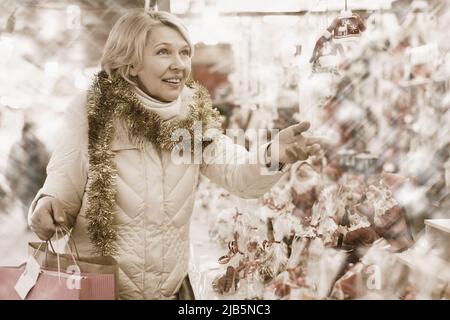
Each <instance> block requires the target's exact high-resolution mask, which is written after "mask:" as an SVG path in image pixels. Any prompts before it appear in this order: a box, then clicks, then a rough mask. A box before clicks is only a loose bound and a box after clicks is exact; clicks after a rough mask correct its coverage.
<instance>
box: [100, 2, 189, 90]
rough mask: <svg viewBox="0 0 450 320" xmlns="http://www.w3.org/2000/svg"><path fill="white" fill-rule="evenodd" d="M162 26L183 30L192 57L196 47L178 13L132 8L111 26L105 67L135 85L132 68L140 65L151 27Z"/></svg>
mask: <svg viewBox="0 0 450 320" xmlns="http://www.w3.org/2000/svg"><path fill="white" fill-rule="evenodd" d="M161 25H165V26H168V27H171V28H173V29H175V30H177V31H178V32H180V34H181V35H182V36H183V38H184V39H185V40H186V42H187V43H188V45H189V47H190V49H191V50H190V51H191V56H192V55H193V53H194V47H193V45H192V42H191V40H190V38H189V34H188V31H187V29H186V27H185V26H184V25H183V23H182V22H181V21H180V20H179V19H178V18H177V17H176V16H174V15H172V14H170V13H168V12H164V11H150V12H145V11H144V10H143V9H133V10H130V11H129V12H128V13H126V14H125V15H123V16H122V17H120V18H119V20H117V22H116V23H115V25H114V26H113V28H112V29H111V32H110V33H109V36H108V40H106V45H105V48H104V49H103V56H102V59H101V67H102V70H104V71H106V73H107V74H108V75H112V74H113V73H115V72H118V73H119V74H120V75H121V76H122V77H123V78H124V79H125V80H127V81H128V82H130V83H132V84H136V83H135V81H133V79H132V77H131V75H130V69H131V67H132V66H134V67H135V68H137V69H139V68H140V66H141V65H142V62H143V59H144V49H145V46H146V44H147V39H148V36H149V34H150V32H151V31H152V29H154V28H155V27H157V26H161Z"/></svg>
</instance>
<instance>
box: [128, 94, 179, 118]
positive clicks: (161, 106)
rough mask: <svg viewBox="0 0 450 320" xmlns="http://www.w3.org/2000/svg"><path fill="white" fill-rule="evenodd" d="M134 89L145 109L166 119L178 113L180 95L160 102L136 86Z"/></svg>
mask: <svg viewBox="0 0 450 320" xmlns="http://www.w3.org/2000/svg"><path fill="white" fill-rule="evenodd" d="M134 90H135V93H136V96H137V98H138V99H139V100H140V101H141V102H142V104H143V105H144V106H145V107H146V108H147V109H149V110H151V111H153V112H156V113H157V114H158V115H159V116H160V117H161V119H163V120H168V119H171V118H173V117H176V116H178V115H179V114H180V109H181V96H180V97H178V98H177V99H176V100H174V101H171V102H161V101H159V100H157V99H155V98H153V97H151V96H149V95H148V94H146V93H145V92H144V91H142V90H141V89H139V88H138V87H136V86H135V87H134Z"/></svg>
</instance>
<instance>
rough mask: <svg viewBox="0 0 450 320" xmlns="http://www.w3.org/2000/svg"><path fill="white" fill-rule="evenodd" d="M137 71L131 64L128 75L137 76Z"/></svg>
mask: <svg viewBox="0 0 450 320" xmlns="http://www.w3.org/2000/svg"><path fill="white" fill-rule="evenodd" d="M137 73H138V71H137V69H136V68H135V67H134V66H131V67H130V75H131V76H132V77H136V76H137Z"/></svg>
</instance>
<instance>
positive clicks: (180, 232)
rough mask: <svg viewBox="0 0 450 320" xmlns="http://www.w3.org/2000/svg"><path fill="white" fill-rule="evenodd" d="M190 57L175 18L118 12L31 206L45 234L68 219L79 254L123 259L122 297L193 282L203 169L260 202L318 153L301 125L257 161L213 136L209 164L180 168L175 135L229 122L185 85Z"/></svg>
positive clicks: (169, 291) (33, 221) (164, 293)
mask: <svg viewBox="0 0 450 320" xmlns="http://www.w3.org/2000/svg"><path fill="white" fill-rule="evenodd" d="M193 52H194V47H193V45H192V43H191V41H190V39H189V35H188V33H187V31H186V28H185V27H184V26H183V24H182V23H181V22H180V21H179V20H178V19H177V18H176V17H175V16H173V15H171V14H169V13H165V12H149V13H145V12H144V11H143V10H139V11H135V10H134V11H131V12H129V13H127V14H125V15H124V16H123V17H121V18H120V19H119V20H118V21H117V23H116V24H115V25H114V27H113V29H112V31H111V33H110V35H109V38H108V40H107V43H106V46H105V49H104V53H103V57H102V60H101V67H102V70H101V72H99V73H98V74H97V75H96V77H95V79H94V81H93V83H92V85H91V88H90V90H89V91H88V92H87V93H86V94H85V95H83V96H81V97H79V98H77V99H76V100H75V101H74V103H73V104H72V105H71V106H70V107H69V108H68V111H67V116H66V120H65V121H66V123H65V125H64V132H61V135H62V136H61V139H60V142H59V144H58V146H57V148H56V149H55V151H54V153H53V155H52V158H51V160H50V163H49V165H48V168H47V174H48V177H47V179H46V181H45V183H44V186H43V187H42V189H41V190H40V191H39V192H38V194H37V195H36V197H35V199H34V201H33V203H32V205H31V208H30V214H29V223H30V226H31V228H32V229H33V230H34V231H35V232H36V234H37V235H38V236H39V238H40V239H43V240H46V239H49V238H50V237H52V236H53V235H54V233H55V227H56V226H57V225H58V224H66V225H67V226H68V227H69V228H72V235H73V238H74V239H75V241H76V243H77V247H78V249H79V251H80V254H81V255H82V256H90V255H93V254H97V255H112V256H114V257H115V258H116V259H117V261H118V263H119V267H120V274H119V296H120V298H121V299H176V298H177V297H178V291H179V289H180V287H181V286H182V284H183V281H186V280H187V277H186V275H187V267H188V257H189V250H188V244H189V222H190V217H191V213H192V208H193V203H194V195H195V189H196V186H197V182H198V179H199V174H200V173H201V174H203V175H205V176H206V177H208V178H209V179H210V180H212V181H213V182H215V183H217V184H218V185H220V186H222V187H224V188H226V189H228V190H229V191H230V192H232V193H234V194H237V195H239V196H241V197H244V198H257V197H260V196H261V195H263V194H264V193H265V192H266V191H268V190H269V189H270V188H271V186H272V185H273V184H275V183H276V182H277V181H278V180H279V179H280V177H281V176H282V175H283V173H284V172H286V170H287V169H288V167H289V164H290V163H292V162H295V161H296V160H299V159H300V160H304V159H306V158H308V157H309V156H310V155H311V154H313V153H316V152H317V151H318V150H319V148H320V147H319V146H318V145H317V144H316V142H317V141H316V139H314V138H305V137H303V136H302V135H301V133H302V132H303V131H306V130H307V129H308V124H307V123H301V124H298V125H295V126H293V127H290V128H287V129H285V130H283V131H281V132H280V133H279V135H278V139H275V140H274V141H273V142H272V143H271V144H269V145H270V147H269V148H268V146H269V145H264V146H261V147H260V148H259V151H260V153H259V154H252V153H249V152H247V151H246V150H245V148H243V147H242V146H239V145H235V144H233V143H231V142H230V141H231V140H230V139H229V138H227V137H226V136H225V135H222V134H219V135H217V134H216V135H215V136H214V137H213V138H212V140H211V139H210V140H209V141H203V143H201V144H200V147H206V146H207V149H208V148H209V150H210V151H212V152H210V153H208V155H205V152H206V149H204V151H203V152H204V154H203V157H202V161H201V163H195V162H192V163H181V164H180V163H179V162H177V161H175V160H174V157H173V152H172V151H173V149H174V147H175V146H176V142H175V141H172V139H171V134H172V133H173V132H174V131H176V130H180V129H184V130H185V131H187V132H189V133H191V134H193V135H194V132H193V124H194V122H198V121H200V122H201V123H202V127H203V131H205V130H207V129H212V128H219V126H220V122H219V121H218V120H219V118H218V113H217V111H215V110H213V109H212V107H211V102H210V100H209V98H208V95H207V93H206V92H205V90H204V89H202V88H201V87H200V86H199V85H198V84H195V83H188V84H187V83H186V81H187V79H188V76H189V74H190V71H191V59H192V55H193ZM198 146H199V145H198V144H197V147H198ZM202 150H203V149H202ZM227 155H233V156H232V157H230V156H227ZM260 158H261V159H263V160H260V161H258V162H252V161H250V160H251V159H258V160H259V159H260ZM223 159H226V160H225V163H224V162H223ZM236 160H241V161H236ZM242 160H244V161H242ZM269 161H271V162H272V163H276V164H280V166H276V168H275V169H270V170H272V171H273V170H275V171H277V170H279V169H280V168H281V167H283V166H284V167H283V168H282V169H281V170H279V171H278V172H274V173H273V174H271V175H267V174H265V173H264V170H262V169H265V168H266V164H267V162H269ZM245 162H246V163H245Z"/></svg>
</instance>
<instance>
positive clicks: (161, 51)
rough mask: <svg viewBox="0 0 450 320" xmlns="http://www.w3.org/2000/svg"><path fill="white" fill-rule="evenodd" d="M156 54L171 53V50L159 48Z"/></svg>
mask: <svg viewBox="0 0 450 320" xmlns="http://www.w3.org/2000/svg"><path fill="white" fill-rule="evenodd" d="M156 54H158V55H161V54H169V50H167V49H161V50H158V52H157V53H156Z"/></svg>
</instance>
